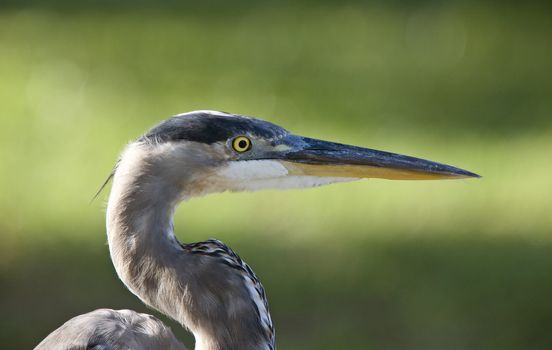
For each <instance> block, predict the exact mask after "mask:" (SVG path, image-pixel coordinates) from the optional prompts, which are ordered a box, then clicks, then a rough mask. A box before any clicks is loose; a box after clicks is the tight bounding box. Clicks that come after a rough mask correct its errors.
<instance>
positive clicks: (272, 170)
mask: <svg viewBox="0 0 552 350" xmlns="http://www.w3.org/2000/svg"><path fill="white" fill-rule="evenodd" d="M287 174H288V170H287V169H286V168H285V167H284V166H283V165H282V164H280V162H278V161H275V160H249V161H238V162H230V164H229V165H228V166H226V167H224V168H223V169H221V170H220V171H219V172H218V175H220V176H222V177H223V178H225V179H227V180H229V181H231V182H236V181H238V182H239V181H242V182H245V181H250V180H257V179H271V178H279V177H283V176H286V175H287Z"/></svg>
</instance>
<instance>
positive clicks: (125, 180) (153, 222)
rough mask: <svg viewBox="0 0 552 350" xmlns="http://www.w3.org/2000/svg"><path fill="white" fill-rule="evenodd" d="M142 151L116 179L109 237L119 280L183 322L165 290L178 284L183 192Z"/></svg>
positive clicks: (130, 155)
mask: <svg viewBox="0 0 552 350" xmlns="http://www.w3.org/2000/svg"><path fill="white" fill-rule="evenodd" d="M141 153H143V152H140V150H139V149H127V151H125V153H124V155H123V157H122V159H121V161H120V162H119V164H118V167H117V170H116V172H115V174H114V176H113V186H112V189H111V193H110V196H109V202H108V207H107V218H106V219H107V236H108V242H109V250H110V255H111V259H112V261H113V264H114V266H115V270H116V271H117V274H118V275H119V278H120V279H121V280H122V281H123V283H124V284H125V285H126V286H127V287H128V288H129V289H130V291H131V292H132V293H134V294H135V295H136V296H138V297H139V298H140V299H141V300H142V301H143V302H145V303H146V304H147V305H149V306H152V307H154V308H156V309H158V310H159V311H161V312H163V313H165V314H167V315H169V316H171V317H172V318H174V319H177V320H178V321H181V320H180V319H179V317H178V314H177V313H175V310H176V309H178V306H177V305H175V302H174V300H167V299H168V297H167V296H166V294H167V293H166V291H164V290H163V288H164V286H162V285H161V283H163V284H165V283H166V282H171V281H174V276H172V275H171V274H173V275H174V273H173V271H174V270H175V269H176V266H175V263H176V261H178V259H176V258H177V257H178V254H179V252H180V251H181V248H180V244H179V243H178V241H177V239H176V237H175V236H174V233H173V224H172V217H173V213H174V210H175V208H176V206H177V205H178V203H179V201H180V192H181V191H180V190H179V189H178V188H176V187H175V186H174V185H171V183H170V182H168V181H164V179H163V178H161V177H160V176H161V175H162V174H160V173H159V172H157V171H155V169H154V167H152V166H151V164H150V163H149V162H147V160H146V159H144V155H142V154H141Z"/></svg>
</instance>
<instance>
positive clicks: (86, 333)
mask: <svg viewBox="0 0 552 350" xmlns="http://www.w3.org/2000/svg"><path fill="white" fill-rule="evenodd" d="M49 349H71V350H87V349H91V350H128V349H133V350H151V349H166V350H186V347H184V345H183V344H182V343H180V342H179V341H178V340H177V339H176V338H175V336H174V335H173V333H172V331H171V330H170V328H168V327H166V326H165V325H164V324H163V323H162V322H161V321H159V320H158V319H157V318H155V317H153V316H150V315H146V314H139V313H137V312H135V311H132V310H109V309H99V310H95V311H92V312H89V313H87V314H84V315H80V316H77V317H74V318H72V319H70V320H69V321H67V322H65V324H63V325H62V326H61V327H59V328H58V329H56V330H55V331H54V332H52V333H51V334H50V335H49V336H48V337H47V338H45V339H44V340H43V341H42V342H41V343H40V344H39V345H38V346H37V347H36V350H49Z"/></svg>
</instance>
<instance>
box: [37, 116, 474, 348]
mask: <svg viewBox="0 0 552 350" xmlns="http://www.w3.org/2000/svg"><path fill="white" fill-rule="evenodd" d="M243 138H245V139H246V140H247V141H248V142H249V143H250V146H251V147H243V148H242V149H240V148H239V147H236V146H235V144H234V141H236V140H237V139H243ZM246 144H247V142H246ZM473 176H476V175H475V174H472V173H470V172H467V171H465V170H461V169H458V168H454V167H451V166H447V165H444V164H439V163H434V162H429V161H425V160H422V159H418V158H413V157H406V156H401V155H397V154H393V153H388V152H381V151H375V150H371V149H363V148H360V147H353V146H347V145H342V144H337V143H331V142H326V141H321V140H314V139H309V138H303V137H299V136H295V135H292V134H290V133H288V132H287V131H286V130H284V129H282V128H280V127H278V126H276V125H274V124H271V123H267V122H263V121H260V120H255V119H249V118H246V117H242V116H236V115H230V114H227V113H222V112H210V111H199V112H192V113H188V114H185V115H180V116H176V117H174V118H172V119H169V120H167V121H165V122H163V123H161V124H160V125H158V126H157V127H155V128H153V129H152V130H151V131H150V132H148V133H147V134H146V135H144V136H143V137H141V138H139V139H138V140H137V141H136V142H133V143H131V144H129V145H128V146H127V148H126V149H125V151H124V152H123V154H122V156H121V158H120V160H119V162H118V163H117V167H116V169H115V171H114V173H113V175H112V177H113V186H112V190H111V194H110V197H109V202H108V208H107V234H108V242H109V250H110V253H111V259H112V261H113V264H114V266H115V270H116V271H117V274H118V275H119V277H120V279H121V280H122V281H123V282H124V283H125V285H126V286H127V287H128V288H129V290H130V291H132V292H133V293H134V294H135V295H136V296H138V297H139V298H140V299H141V300H142V301H143V302H144V303H145V304H147V305H148V306H150V307H153V308H155V309H157V310H159V311H160V312H162V313H164V314H166V315H168V316H170V317H171V318H173V319H175V320H176V321H178V322H179V323H180V324H182V325H183V326H184V327H185V328H187V329H188V330H190V331H191V332H192V333H193V335H194V337H195V339H196V344H195V349H196V350H273V349H275V338H274V327H273V325H272V320H271V317H270V313H269V310H268V303H267V300H266V296H265V292H264V289H263V287H262V285H261V283H260V281H259V279H258V278H257V276H256V275H255V273H253V271H252V270H251V268H249V266H248V265H247V264H245V262H243V260H241V259H240V258H239V257H238V255H237V254H235V253H234V252H233V251H232V250H231V249H230V248H229V247H228V246H226V245H224V244H223V243H222V242H220V241H217V240H208V241H205V242H199V243H192V244H182V243H180V242H179V241H178V240H177V239H176V237H175V235H174V232H173V222H172V217H173V214H174V211H175V209H176V207H177V206H178V204H179V203H180V202H181V201H182V200H184V199H188V198H191V197H195V196H201V195H205V194H208V193H213V192H223V191H227V190H230V191H244V190H259V189H264V188H280V189H283V188H296V187H312V186H319V185H324V184H330V183H334V182H341V181H352V180H356V179H358V178H363V177H383V178H391V179H409V178H412V179H427V178H429V179H431V178H461V177H473ZM124 313H125V315H126V316H125V317H121V316H120V315H121V312H115V311H107V310H102V311H96V312H93V313H90V314H87V315H83V316H79V317H77V318H75V319H73V320H71V321H69V322H68V323H67V324H66V325H64V326H62V327H61V328H60V329H58V330H57V331H55V332H54V333H53V334H52V335H50V336H49V337H48V338H47V339H46V340H45V342H43V343H41V345H39V349H41V350H42V349H73V348H75V347H78V346H81V345H82V344H85V343H86V344H88V343H87V342H86V338H87V337H88V338H89V341H91V339H92V340H93V339H96V338H95V337H96V336H97V335H98V332H100V333H102V335H103V336H104V337H106V338H108V339H110V341H112V342H113V344H112V345H110V346H113V347H114V349H117V346H119V348H131V349H140V347H139V346H143V347H144V348H151V349H155V348H166V347H165V346H161V345H156V344H162V343H163V344H173V343H172V341H173V340H174V337H173V336H172V334H171V333H170V331H167V329H166V328H163V327H162V325H161V324H160V323H159V324H158V323H157V322H159V321H157V320H155V319H153V318H151V319H149V320H155V321H156V322H154V323H155V324H156V325H158V326H159V327H161V328H157V329H159V331H158V332H154V333H153V334H151V337H152V339H149V340H148V339H145V340H143V341H144V342H145V341H152V342H153V343H150V344H153V345H151V346H146V345H144V344H146V343H143V344H141V345H136V347H134V346H130V347H129V346H127V343H126V342H127V341H130V340H129V338H128V337H126V336H120V335H121V334H122V333H120V331H121V330H127V331H128V332H127V333H124V334H125V335H126V334H132V333H131V332H130V331H131V330H132V326H136V327H140V324H138V323H129V321H128V317H134V318H138V316H135V315H138V314H135V313H132V312H129V311H126V312H124ZM141 317H142V318H143V317H145V318H148V316H144V315H141ZM77 326H78V327H77ZM79 328H82V329H84V331H82V332H80V333H79ZM71 339H78V341H79V342H78V343H71ZM134 340H135V341H137V342H139V341H142V340H139V339H137V338H136V339H134ZM56 341H59V343H56ZM117 342H119V343H117ZM136 344H138V343H136ZM174 346H178V344H177V345H174Z"/></svg>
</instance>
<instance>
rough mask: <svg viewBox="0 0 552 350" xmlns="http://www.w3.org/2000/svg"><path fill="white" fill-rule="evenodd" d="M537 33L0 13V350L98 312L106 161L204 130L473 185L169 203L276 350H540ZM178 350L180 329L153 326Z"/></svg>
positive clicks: (492, 20)
mask: <svg viewBox="0 0 552 350" xmlns="http://www.w3.org/2000/svg"><path fill="white" fill-rule="evenodd" d="M551 18H552V11H551V8H550V6H549V5H547V4H546V2H537V1H529V2H523V3H522V2H520V3H519V4H518V3H516V2H500V1H451V2H442V1H425V2H417V3H414V2H407V1H391V2H385V3H383V2H382V3H378V2H375V1H370V2H360V1H339V2H337V1H336V2H331V1H306V2H297V1H280V2H276V1H273V2H272V1H258V2H257V1H249V2H241V3H237V2H224V1H209V2H203V3H201V4H194V3H189V2H185V1H184V2H178V1H172V2H165V3H161V2H153V1H151V2H148V1H145V0H143V1H130V0H128V1H126V0H121V1H118V2H109V1H107V0H98V1H81V2H69V1H62V0H53V1H50V2H47V3H46V2H42V1H33V0H25V1H3V2H2V3H1V4H0V130H1V135H2V136H1V137H0V161H1V162H0V170H1V171H0V235H1V236H0V239H1V243H0V310H2V318H1V320H0V346H1V347H2V348H3V349H25V348H27V349H28V348H32V347H33V346H34V345H36V344H37V343H38V342H39V341H40V340H41V339H42V338H43V337H45V336H46V335H47V334H48V333H49V332H50V331H52V330H53V329H55V328H56V327H58V326H59V325H61V324H62V323H63V322H64V321H66V320H68V319H69V318H71V317H73V316H75V315H78V314H81V313H85V312H87V311H91V310H93V309H95V308H100V307H110V308H116V309H120V308H131V309H134V310H137V311H142V312H148V313H154V312H153V311H151V310H148V308H147V307H146V306H144V305H143V304H141V303H140V302H139V301H138V300H137V298H135V297H134V296H133V295H131V293H130V292H128V291H127V290H126V289H125V288H124V286H123V285H122V283H121V282H120V281H119V280H118V279H117V277H116V275H115V272H114V270H113V267H112V265H111V261H110V260H109V255H108V251H107V246H106V237H105V228H104V208H105V200H106V198H107V192H108V191H105V192H104V193H103V194H102V195H101V196H100V197H99V199H97V200H96V201H94V202H92V203H91V204H90V200H91V198H92V196H93V195H94V193H95V191H96V190H97V189H98V188H99V186H100V185H101V183H102V182H103V180H104V179H105V177H106V176H107V174H108V173H109V172H110V170H111V168H112V166H113V164H114V162H115V160H116V159H117V156H118V153H119V152H120V150H121V149H122V148H123V147H124V145H125V143H126V142H128V141H130V140H132V139H134V138H136V137H138V136H139V135H140V134H141V133H142V132H144V131H145V130H147V129H148V128H149V127H151V126H152V125H153V124H156V123H157V122H159V121H160V120H161V119H164V118H166V117H168V116H170V115H173V114H176V113H179V112H185V111H190V110H195V109H216V110H225V111H230V112H234V113H240V114H246V115H254V116H259V117H262V118H263V119H267V120H270V121H272V122H274V123H277V124H280V125H282V126H284V127H286V128H287V129H289V130H291V131H293V132H295V133H298V134H302V135H307V136H311V137H317V138H326V139H330V140H334V141H339V142H345V143H351V144H358V145H362V146H367V147H372V148H378V149H384V150H388V151H394V152H400V153H406V154H409V155H413V156H419V157H423V158H428V159H432V160H436V161H442V162H446V163H449V164H453V165H457V166H460V167H463V168H466V169H469V170H471V171H474V172H477V173H480V174H482V175H483V176H484V178H483V179H481V180H472V181H468V180H462V181H453V182H447V181H443V182H401V181H397V182H393V181H384V180H370V181H362V182H357V183H349V184H340V185H334V186H329V187H323V188H318V189H312V190H303V191H288V192H277V191H268V192H260V193H253V194H251V193H245V194H221V195H211V196H208V197H205V198H201V199H196V200H192V201H190V202H187V203H184V204H183V205H182V206H181V207H180V209H179V210H178V212H177V217H176V226H177V227H176V230H177V233H178V236H179V238H180V239H181V240H182V241H185V242H193V241H200V240H204V239H207V238H210V237H216V238H218V239H221V240H223V241H224V242H226V243H227V244H228V245H230V246H231V247H232V248H234V249H235V250H236V251H237V252H238V253H239V254H240V255H241V256H242V257H243V258H244V259H245V260H246V261H247V262H248V263H249V264H250V265H251V266H252V267H253V268H254V269H255V271H256V272H257V273H258V275H259V276H260V277H261V279H262V281H263V283H264V285H265V288H266V290H267V293H268V297H269V301H270V306H271V311H272V315H273V319H274V322H275V325H276V329H277V343H278V346H279V348H280V349H303V350H305V349H424V350H442V349H449V350H455V349H502V350H507V349H551V348H552V298H551V296H552V237H551V233H552V232H551V231H552V200H551V199H550V196H551V193H552V177H551V173H552V40H551V38H552V20H551ZM167 322H168V323H169V324H170V325H171V327H172V328H173V330H175V332H176V333H177V334H178V337H179V338H180V339H182V340H183V341H185V342H186V344H187V345H188V346H190V347H191V348H193V339H191V338H190V337H189V336H188V335H187V334H186V333H185V332H183V331H182V330H181V329H180V327H179V326H178V325H177V324H175V323H172V322H169V321H167Z"/></svg>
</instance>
